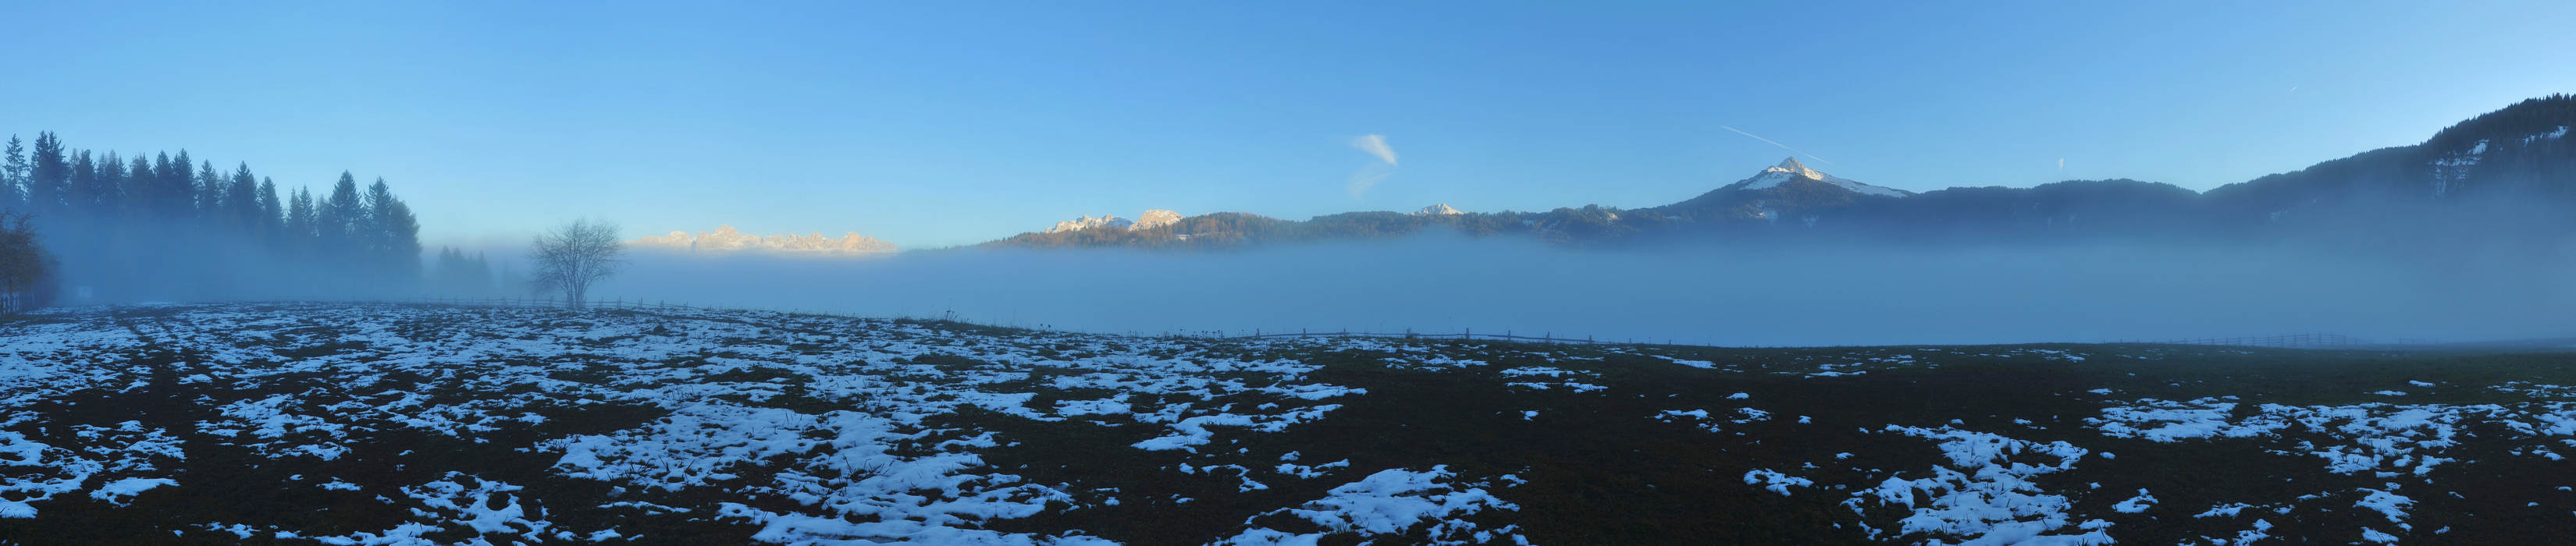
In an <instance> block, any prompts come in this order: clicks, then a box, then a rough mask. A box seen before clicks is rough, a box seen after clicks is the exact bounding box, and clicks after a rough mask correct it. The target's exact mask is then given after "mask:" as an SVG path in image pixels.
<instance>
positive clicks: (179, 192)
mask: <svg viewBox="0 0 2576 546" xmlns="http://www.w3.org/2000/svg"><path fill="white" fill-rule="evenodd" d="M187 161H188V151H187V150H180V151H179V158H178V159H175V160H174V159H171V158H170V154H168V153H163V154H161V156H160V157H156V158H153V161H152V176H153V178H154V180H153V182H152V184H151V185H150V188H151V190H150V191H151V192H150V193H138V194H135V195H137V196H143V195H149V196H151V197H150V198H149V199H148V200H149V201H151V202H152V203H151V208H152V213H153V214H155V215H158V216H159V217H161V218H165V219H171V220H176V219H180V218H186V217H189V216H191V215H193V213H194V212H195V211H194V210H193V209H195V208H196V199H197V195H196V192H195V191H192V189H191V188H192V186H193V185H194V179H193V178H191V177H189V176H188V163H187ZM136 199H137V200H144V198H142V197H137V198H136Z"/></svg>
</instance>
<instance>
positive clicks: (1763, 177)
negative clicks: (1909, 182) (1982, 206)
mask: <svg viewBox="0 0 2576 546" xmlns="http://www.w3.org/2000/svg"><path fill="white" fill-rule="evenodd" d="M1799 179H1806V180H1811V181H1816V182H1823V183H1826V184H1831V185H1833V186H1835V187H1839V188H1842V189H1846V190H1851V191H1855V192H1860V193H1863V194H1869V195H1884V196H1889V197H1904V196H1908V195H1913V194H1914V192H1909V191H1905V190H1900V189H1894V188H1883V187H1879V186H1872V185H1868V184H1862V183H1860V182H1856V181H1853V180H1851V179H1848V178H1843V177H1840V176H1834V175H1830V174H1825V173H1824V172H1822V171H1817V170H1815V169H1810V168H1807V164H1805V163H1799V162H1798V158H1795V157H1791V158H1788V159H1783V160H1780V164H1779V165H1774V166H1772V167H1769V168H1765V169H1762V172H1760V173H1755V174H1754V175H1753V177H1752V178H1747V179H1744V181H1742V182H1736V183H1734V184H1729V185H1727V186H1726V187H1725V188H1723V189H1732V190H1765V189H1771V188H1775V187H1779V186H1780V185H1781V184H1786V183H1789V182H1790V181H1794V180H1799Z"/></svg>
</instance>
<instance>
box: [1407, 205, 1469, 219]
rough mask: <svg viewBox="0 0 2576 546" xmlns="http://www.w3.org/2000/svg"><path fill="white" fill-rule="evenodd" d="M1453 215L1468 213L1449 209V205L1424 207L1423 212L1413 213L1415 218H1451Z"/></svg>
mask: <svg viewBox="0 0 2576 546" xmlns="http://www.w3.org/2000/svg"><path fill="white" fill-rule="evenodd" d="M1453 214H1466V212H1464V211H1460V210H1458V209H1454V208H1449V204H1448V203H1440V204H1436V205H1432V206H1428V207H1422V210H1417V211H1413V215H1414V216H1449V215H1453Z"/></svg>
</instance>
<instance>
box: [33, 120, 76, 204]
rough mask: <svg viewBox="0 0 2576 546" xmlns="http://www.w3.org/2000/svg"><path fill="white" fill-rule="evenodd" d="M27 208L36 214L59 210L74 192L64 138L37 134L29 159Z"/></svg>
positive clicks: (50, 134) (46, 133) (47, 133)
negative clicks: (64, 149) (33, 150)
mask: <svg viewBox="0 0 2576 546" xmlns="http://www.w3.org/2000/svg"><path fill="white" fill-rule="evenodd" d="M27 163H28V166H27V202H28V205H27V208H28V210H30V211H33V212H35V213H37V214H51V213H55V212H60V211H62V210H63V207H64V206H65V204H66V203H68V202H69V201H70V195H71V176H72V169H71V162H70V161H69V160H68V158H65V157H63V141H62V138H61V137H56V136H54V134H53V133H51V132H44V133H36V150H35V153H34V154H31V155H30V156H29V157H28V158H27Z"/></svg>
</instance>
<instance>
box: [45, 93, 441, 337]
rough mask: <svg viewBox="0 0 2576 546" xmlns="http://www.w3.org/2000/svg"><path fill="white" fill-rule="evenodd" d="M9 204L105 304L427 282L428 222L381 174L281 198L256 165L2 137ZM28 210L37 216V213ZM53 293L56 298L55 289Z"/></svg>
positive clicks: (325, 293) (313, 293)
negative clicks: (423, 237) (424, 240)
mask: <svg viewBox="0 0 2576 546" xmlns="http://www.w3.org/2000/svg"><path fill="white" fill-rule="evenodd" d="M0 155H5V157H0V211H9V212H10V213H12V214H16V215H18V216H16V218H18V220H17V221H18V222H19V223H21V224H24V226H25V227H26V228H28V229H29V230H31V231H30V232H31V233H40V234H42V237H41V238H37V239H36V242H37V244H38V245H40V246H41V247H42V248H44V249H46V250H50V251H51V253H52V254H53V255H55V256H56V257H57V258H58V260H59V261H58V263H59V266H60V267H59V269H58V270H56V274H55V275H54V276H53V277H52V278H53V279H56V280H57V281H58V282H59V284H60V286H62V287H63V288H64V289H65V290H67V291H68V292H69V293H70V294H71V295H73V296H76V297H78V296H87V297H91V298H95V299H96V300H97V301H133V300H152V299H182V300H187V299H195V300H203V299H256V298H283V297H294V298H331V297H354V296H400V295H408V294H410V293H413V292H414V291H417V290H419V289H420V288H421V283H420V279H421V277H422V275H421V256H420V254H421V247H420V237H419V234H420V222H419V219H418V218H417V217H415V216H414V215H413V214H412V212H411V208H410V206H409V205H407V204H405V203H403V201H402V199H400V198H399V197H396V196H395V195H394V193H393V190H392V188H391V187H390V186H388V185H387V184H386V183H385V182H384V181H383V180H382V179H378V180H376V182H375V183H374V184H371V185H368V186H365V187H361V186H359V185H358V183H357V178H356V177H355V176H354V175H351V174H348V173H342V174H341V175H340V178H339V180H338V183H337V184H334V185H332V186H331V187H330V188H329V191H328V193H326V194H323V195H322V197H321V198H320V199H318V200H317V199H316V197H315V196H314V194H313V193H312V192H310V191H309V190H305V189H301V188H298V189H294V190H292V192H293V193H292V196H293V197H292V198H284V196H281V194H280V193H279V192H280V191H281V188H279V187H278V186H277V183H276V182H275V181H272V180H269V179H267V178H264V177H260V176H258V175H256V174H255V173H253V172H252V171H251V168H250V165H248V164H236V165H235V166H234V167H233V168H232V169H230V170H229V171H226V170H223V169H218V168H217V167H216V166H215V163H214V162H213V161H208V160H203V159H199V158H194V157H190V156H189V154H188V152H187V151H184V150H182V151H180V152H178V153H175V154H171V153H154V154H151V155H149V156H146V155H144V154H135V155H134V156H132V157H125V156H122V155H120V154H119V153H117V152H114V151H106V152H99V151H92V150H75V149H71V148H68V147H66V146H65V145H64V144H63V141H62V139H61V138H60V137H57V136H55V135H54V134H53V133H38V134H37V135H36V138H35V140H34V142H32V143H29V142H25V141H23V140H21V139H19V138H17V137H11V138H10V139H9V141H8V143H7V144H6V145H5V147H0ZM31 218H32V219H31ZM47 295H51V294H47Z"/></svg>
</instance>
